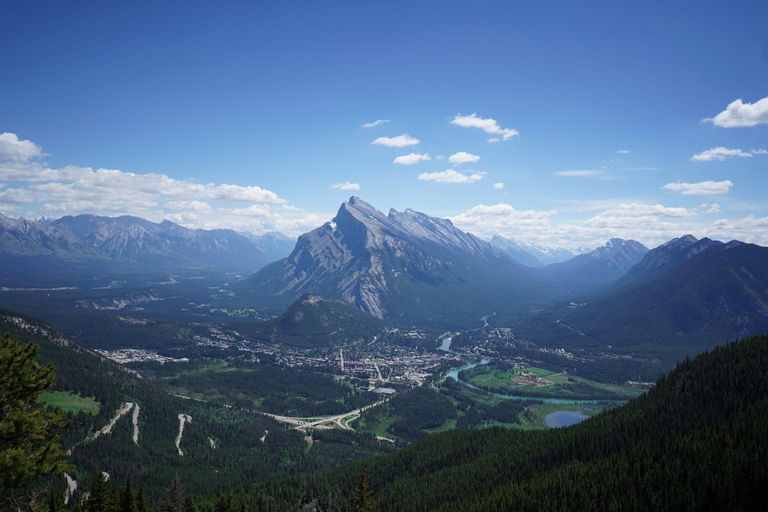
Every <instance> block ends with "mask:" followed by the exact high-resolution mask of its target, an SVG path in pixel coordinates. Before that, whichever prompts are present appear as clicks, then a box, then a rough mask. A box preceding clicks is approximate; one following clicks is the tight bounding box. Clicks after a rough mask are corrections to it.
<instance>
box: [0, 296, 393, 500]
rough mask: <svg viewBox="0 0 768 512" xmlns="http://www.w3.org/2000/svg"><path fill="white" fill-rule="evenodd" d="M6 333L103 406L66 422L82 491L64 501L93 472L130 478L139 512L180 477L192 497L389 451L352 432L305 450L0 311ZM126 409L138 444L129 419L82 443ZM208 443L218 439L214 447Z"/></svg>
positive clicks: (290, 434)
mask: <svg viewBox="0 0 768 512" xmlns="http://www.w3.org/2000/svg"><path fill="white" fill-rule="evenodd" d="M2 330H8V331H12V332H13V333H14V335H16V336H18V337H19V338H21V339H22V340H24V341H28V340H30V339H32V338H33V337H34V338H35V339H38V340H39V345H40V360H41V361H43V362H53V363H54V365H55V367H56V371H57V373H56V379H55V381H54V385H53V387H54V388H55V389H59V390H66V391H73V392H79V393H80V394H81V395H83V396H91V397H94V398H95V399H96V400H97V401H98V402H99V403H100V404H101V409H100V411H99V413H98V414H96V415H93V416H91V415H90V414H84V413H79V414H68V417H69V418H70V419H71V420H72V425H71V426H70V428H68V429H66V430H64V431H62V432H61V436H62V444H63V446H64V447H65V448H71V447H73V446H75V445H76V447H75V448H74V450H73V452H72V455H71V457H70V461H71V462H72V463H73V465H74V466H75V468H74V470H73V471H71V472H69V474H70V475H71V476H72V477H73V478H74V479H75V480H77V482H78V491H77V492H76V494H75V496H74V497H73V498H72V499H71V500H70V503H73V502H74V503H77V502H79V501H80V500H81V499H82V493H83V490H84V489H88V488H89V487H90V486H91V479H92V477H91V475H94V474H96V472H97V471H99V472H100V471H107V472H108V473H109V474H110V476H111V481H114V482H117V483H123V482H126V480H127V479H128V478H130V479H131V484H132V485H133V486H136V487H139V486H141V487H143V491H142V492H140V494H139V496H138V497H137V508H138V509H139V511H140V512H144V510H146V508H145V507H146V504H147V503H149V504H154V505H157V504H159V503H161V502H162V500H163V497H164V494H165V488H166V487H168V485H169V483H170V482H171V480H172V479H173V477H174V474H176V473H178V474H179V476H180V477H181V479H182V481H183V482H184V484H185V486H186V487H187V488H188V489H194V492H195V494H206V493H214V492H222V491H224V490H226V489H230V488H233V487H236V486H240V485H245V484H246V483H250V482H259V481H265V480H267V479H270V478H277V477H284V476H287V475H290V474H294V473H300V472H309V471H319V470H322V469H325V468H329V467H333V466H334V465H337V464H339V463H342V462H348V461H353V460H359V459H361V458H363V457H366V456H370V455H374V454H377V453H382V452H383V451H392V450H393V449H394V447H392V446H390V445H382V444H381V443H378V442H376V441H375V440H373V439H369V438H368V436H363V435H359V434H355V433H349V434H348V437H345V438H338V439H335V438H333V437H329V438H328V439H327V442H322V443H316V444H315V445H314V446H313V448H312V449H311V450H309V451H307V443H306V442H305V441H304V440H303V434H302V433H301V432H298V431H295V430H290V429H287V428H286V427H285V426H284V425H282V424H280V423H278V422H276V421H274V420H272V419H271V418H268V417H266V416H263V415H260V414H257V413H254V412H251V411H244V410H241V409H237V408H225V407H223V406H221V405H216V404H208V403H202V402H197V401H193V400H183V399H180V398H177V397H173V396H171V395H169V394H167V393H165V392H163V391H162V390H160V389H158V388H157V387H155V386H154V385H153V383H152V382H150V381H149V380H148V379H142V378H138V377H137V376H136V375H135V374H133V373H131V372H129V371H127V370H126V369H125V368H124V367H121V366H120V365H118V364H116V363H114V362H112V361H109V360H107V359H105V358H103V357H101V356H99V355H98V354H95V353H93V352H92V351H90V350H88V349H87V348H85V347H83V346H82V345H80V344H78V343H77V342H75V341H73V340H72V339H70V338H67V337H65V336H64V335H62V334H61V333H60V332H58V331H56V330H55V329H53V328H52V327H50V326H48V325H46V324H44V323H42V322H39V321H37V320H34V319H32V318H29V317H25V316H23V315H19V314H18V313H12V312H8V311H0V332H1V331H2ZM328 380H329V381H330V382H331V383H332V384H333V385H334V386H336V384H335V383H333V382H332V380H331V379H328ZM124 402H132V403H136V404H139V405H140V408H141V409H140V414H139V417H138V423H139V439H138V445H136V444H135V443H134V442H133V424H132V421H131V414H130V413H129V414H126V415H125V416H123V417H122V418H121V419H120V420H119V421H117V423H115V425H114V427H113V428H112V431H111V433H110V434H105V435H102V436H100V437H99V438H98V439H96V440H94V441H92V442H83V440H84V439H86V438H87V437H88V436H89V435H90V434H92V433H93V432H95V431H97V430H99V429H100V428H102V427H103V426H104V425H106V424H107V422H108V421H109V420H110V418H112V416H114V414H115V411H116V410H117V409H118V408H119V407H120V405H121V404H122V403H124ZM181 413H184V414H188V415H190V416H192V418H193V421H192V422H191V423H187V424H186V426H185V429H184V436H183V440H182V443H181V447H182V449H183V451H184V456H183V457H182V456H179V454H178V451H177V449H176V446H175V438H176V435H177V433H178V429H179V420H178V415H179V414H181ZM267 430H268V431H269V434H268V435H267V436H266V438H265V440H264V442H263V443H262V442H260V441H259V439H260V438H261V437H262V436H264V434H265V432H266V431H267ZM209 438H211V439H213V440H214V443H215V446H216V448H215V449H213V448H211V445H210V440H209ZM50 488H51V489H52V490H55V492H57V493H58V492H59V491H60V490H62V491H63V479H61V478H59V477H57V478H56V479H55V480H52V481H51V487H50ZM142 494H143V495H144V496H145V498H146V499H145V500H142V497H141V496H142ZM142 504H144V505H142Z"/></svg>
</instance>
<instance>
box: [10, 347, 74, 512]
mask: <svg viewBox="0 0 768 512" xmlns="http://www.w3.org/2000/svg"><path fill="white" fill-rule="evenodd" d="M38 351H39V347H38V346H37V344H35V343H31V342H30V343H28V344H26V345H21V344H20V343H19V341H18V340H15V339H12V338H11V336H10V335H9V334H6V335H5V336H4V337H3V338H2V339H0V475H2V478H0V504H2V503H5V505H7V506H11V505H15V506H16V507H18V506H19V505H20V504H21V502H27V503H29V502H31V501H32V500H33V498H32V495H31V491H29V486H30V485H31V484H32V483H33V482H34V481H35V480H37V479H38V478H40V477H43V476H46V475H50V474H54V473H58V472H61V471H66V470H67V469H69V468H70V465H69V463H67V462H66V461H64V460H62V459H63V457H64V455H65V453H64V452H63V451H62V449H61V447H60V446H59V436H58V435H57V434H56V433H55V431H56V429H61V428H65V427H67V426H68V422H67V420H66V417H65V416H64V414H63V413H62V412H61V411H60V410H59V409H58V408H57V409H56V410H53V411H49V410H47V409H46V407H45V406H44V404H41V403H39V402H38V398H39V397H40V395H41V394H42V393H43V392H44V391H45V390H46V389H48V388H49V387H50V386H51V384H53V379H54V372H53V365H51V364H48V365H46V366H44V367H42V368H41V367H40V365H38V364H37V361H36V360H35V359H36V358H37V354H38ZM24 495H26V497H24Z"/></svg>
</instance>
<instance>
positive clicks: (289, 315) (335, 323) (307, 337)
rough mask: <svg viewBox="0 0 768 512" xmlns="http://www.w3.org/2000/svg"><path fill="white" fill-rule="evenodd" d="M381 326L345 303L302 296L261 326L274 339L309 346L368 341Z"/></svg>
mask: <svg viewBox="0 0 768 512" xmlns="http://www.w3.org/2000/svg"><path fill="white" fill-rule="evenodd" d="M385 325H386V324H385V323H384V322H383V321H382V320H380V319H378V318H376V317H374V316H371V315H369V314H367V313H364V312H363V311H360V310H359V309H357V308H356V307H355V306H353V305H352V304H349V303H348V302H343V301H339V300H332V299H327V298H325V297H321V296H319V295H303V296H302V297H300V298H299V299H298V300H297V301H296V302H294V303H293V304H292V305H291V306H290V307H289V308H288V310H287V311H286V312H285V313H283V315H282V316H280V317H279V318H276V319H275V320H271V321H268V322H265V324H264V329H265V331H266V332H268V333H270V334H271V335H272V336H273V340H274V341H278V342H280V343H283V344H285V345H293V346H299V347H310V348H311V347H321V346H327V345H339V344H345V343H352V342H356V341H361V340H372V339H373V338H374V337H375V336H376V335H378V334H381V332H382V331H383V330H384V327H385Z"/></svg>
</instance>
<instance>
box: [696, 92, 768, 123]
mask: <svg viewBox="0 0 768 512" xmlns="http://www.w3.org/2000/svg"><path fill="white" fill-rule="evenodd" d="M702 122H706V123H712V124H714V125H715V126H720V127H723V128H740V127H749V126H756V125H758V124H768V97H766V98H763V99H761V100H759V101H756V102H755V103H744V102H743V101H742V100H741V99H738V100H736V101H733V102H731V103H730V104H729V105H728V106H727V107H726V109H725V110H723V111H722V112H720V113H719V114H717V115H716V116H715V117H708V118H706V119H702Z"/></svg>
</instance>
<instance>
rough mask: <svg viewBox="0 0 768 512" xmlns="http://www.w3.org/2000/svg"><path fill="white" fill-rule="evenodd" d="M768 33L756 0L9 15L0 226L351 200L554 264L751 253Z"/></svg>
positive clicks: (246, 225) (247, 215) (55, 7)
mask: <svg viewBox="0 0 768 512" xmlns="http://www.w3.org/2000/svg"><path fill="white" fill-rule="evenodd" d="M766 26H768V3H766V2H758V1H751V2H728V3H725V2H701V1H696V2H635V3H632V4H629V3H628V2H572V1H568V2H565V1H563V2H445V1H440V2H361V1H355V2H334V3H321V2H270V3H266V2H242V3H237V2H226V3H224V2H216V3H214V2H190V1H186V2H131V3H127V2H126V3H116V2H90V3H89V2H77V3H71V2H22V1H15V0H11V1H7V2H3V3H2V4H0V48H2V51H0V70H2V71H1V72H0V73H1V74H0V98H2V102H0V133H5V135H4V136H2V137H0V160H1V161H0V183H2V184H3V185H2V188H0V212H2V213H4V214H6V215H11V216H22V215H23V216H26V217H37V216H39V215H48V216H53V217H57V216H61V215H66V214H78V213H101V214H107V215H117V214H123V213H130V214H136V215H140V216H143V217H147V218H150V219H153V220H159V219H162V218H169V219H171V220H174V221H177V222H180V223H182V224H184V225H187V226H190V227H233V228H236V229H249V230H252V231H254V232H256V233H259V232H262V231H265V230H272V229H278V230H281V231H284V232H288V233H290V234H294V235H295V234H298V233H301V232H303V231H307V230H309V229H311V228H312V227H315V226H317V225H319V224H321V223H322V222H324V221H326V220H329V219H330V217H331V216H332V215H333V213H334V212H335V211H336V209H337V208H338V206H339V204H340V203H341V202H342V201H343V200H345V199H346V198H348V197H349V196H350V195H351V194H355V195H359V196H360V197H362V198H363V199H365V200H367V201H368V202H370V203H372V204H373V205H374V206H376V207H378V208H380V209H382V210H384V211H386V210H387V209H388V208H390V207H394V208H396V209H398V210H402V209H405V208H409V207H410V208H413V209H416V210H419V211H424V212H426V213H429V214H431V215H437V216H442V217H449V218H452V219H453V220H454V222H455V223H456V224H457V225H459V226H460V227H462V228H464V229H467V230H469V231H472V232H474V233H477V234H479V235H481V236H484V237H489V236H491V235H492V234H496V233H499V234H502V235H505V236H511V237H515V238H520V239H525V240H529V241H533V242H536V243H541V244H548V245H563V246H569V247H574V246H582V245H587V246H593V245H597V244H598V243H600V242H601V241H604V240H605V239H607V238H610V237H611V236H621V237H625V238H636V239H638V240H640V241H642V242H644V243H646V244H648V245H655V244H658V243H660V242H662V241H664V240H667V239H669V238H671V237H673V236H679V235H681V234H684V233H687V232H693V233H694V234H696V235H697V236H704V235H709V236H712V237H716V238H721V239H723V238H740V239H744V240H750V241H755V242H759V243H762V244H768V199H767V198H766V194H765V191H766V190H768V178H766V170H768V154H764V153H763V152H762V151H761V150H768V99H766V100H765V101H764V102H762V103H761V102H760V100H763V99H764V98H768V30H766V28H765V27H766ZM739 99H741V100H742V102H741V103H736V104H734V103H733V102H735V101H736V100H739ZM729 105H731V106H730V107H729ZM721 113H722V114H721ZM472 114H476V117H474V118H472V117H469V116H471V115H472ZM718 114H721V115H720V117H717V118H716V119H715V120H714V121H705V122H702V120H703V119H706V118H715V116H718ZM377 120H387V121H390V122H386V123H381V124H379V125H377V126H373V127H368V128H366V127H363V126H362V125H364V124H367V123H373V122H375V121H377ZM491 120H494V121H495V123H493V122H492V121H491ZM472 126H481V127H472ZM482 127H485V128H486V130H484V129H483V128H482ZM512 130H514V132H513V131H512ZM493 132H495V133H493ZM404 134H408V135H409V136H410V137H411V138H413V139H417V140H418V141H419V142H418V143H417V144H414V145H410V146H403V147H388V146H386V145H380V144H372V142H373V141H375V140H377V139H379V138H380V137H389V138H394V137H397V136H400V135H404ZM504 134H507V140H499V141H498V142H489V139H493V138H497V139H503V138H504ZM395 140H400V139H395ZM24 141H27V142H24ZM390 144H392V142H390ZM717 148H722V149H717ZM713 149H716V151H709V150H713ZM737 150H738V151H737ZM619 151H626V153H620V152H619ZM462 152H463V153H467V154H468V155H469V156H467V155H464V156H465V158H464V159H463V160H462V159H460V158H459V162H460V161H465V163H459V162H456V160H457V158H454V162H450V161H449V157H450V156H451V155H454V154H457V153H462ZM411 153H414V154H417V155H428V156H429V160H425V159H424V157H422V159H421V160H420V161H418V163H414V164H412V165H402V164H396V163H394V160H395V158H397V157H399V156H405V155H409V154H411ZM695 155H699V156H698V157H695ZM472 156H474V157H478V156H479V157H480V159H479V160H476V161H474V162H473V161H467V160H473V159H474V158H472ZM440 157H442V159H440ZM694 157H695V158H694ZM692 158H693V160H692ZM414 159H417V158H416V157H413V158H412V160H414ZM99 169H107V170H110V171H109V172H107V171H99ZM574 171H579V172H574ZM420 177H421V178H420ZM445 181H448V182H447V183H446V182H445ZM346 183H349V184H350V185H351V186H346V187H339V188H335V189H334V188H332V186H333V185H336V184H346ZM678 183H679V184H678ZM355 184H356V185H357V186H359V190H350V188H352V189H354V188H355V187H354V185H355ZM498 184H503V188H498V187H500V185H498ZM664 187H666V188H664Z"/></svg>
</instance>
